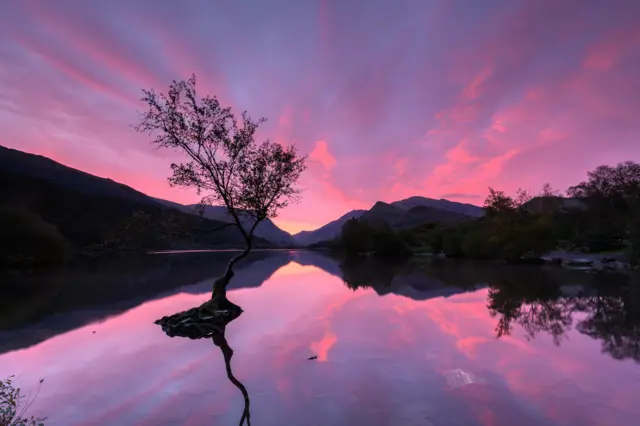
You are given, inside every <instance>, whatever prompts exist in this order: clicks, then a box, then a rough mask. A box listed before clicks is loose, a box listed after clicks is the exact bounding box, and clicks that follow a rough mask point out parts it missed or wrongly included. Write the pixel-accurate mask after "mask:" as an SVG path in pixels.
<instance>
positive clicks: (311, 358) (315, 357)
mask: <svg viewBox="0 0 640 426" xmlns="http://www.w3.org/2000/svg"><path fill="white" fill-rule="evenodd" d="M313 359H318V357H317V356H316V355H314V356H310V357H309V358H307V361H311V360H313Z"/></svg>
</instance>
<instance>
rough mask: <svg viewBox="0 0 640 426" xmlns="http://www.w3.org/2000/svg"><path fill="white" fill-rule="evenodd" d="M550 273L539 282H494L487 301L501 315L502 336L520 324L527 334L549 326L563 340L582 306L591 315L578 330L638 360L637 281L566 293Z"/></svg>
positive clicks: (639, 295)
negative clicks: (564, 293) (551, 277)
mask: <svg viewBox="0 0 640 426" xmlns="http://www.w3.org/2000/svg"><path fill="white" fill-rule="evenodd" d="M549 278H550V277H547V280H545V281H541V282H538V283H532V282H510V281H506V282H505V281H503V282H499V283H498V284H494V285H492V287H491V288H490V290H489V295H488V301H487V305H488V306H487V307H488V309H489V312H490V313H491V315H492V316H496V317H498V324H497V326H496V335H497V336H498V337H501V336H505V335H509V334H510V333H511V331H512V329H513V325H514V324H518V325H519V326H520V327H522V329H523V330H524V331H525V333H526V336H527V337H528V338H534V337H535V336H536V334H538V333H540V332H545V333H548V334H549V335H551V337H552V338H553V341H554V343H556V344H558V345H559V344H560V343H561V341H562V338H563V336H564V335H565V333H566V332H567V331H568V330H569V329H570V328H571V326H572V325H574V324H573V322H574V314H575V313H578V312H581V313H585V314H586V315H587V317H586V318H585V319H582V320H578V321H577V322H576V324H575V328H576V329H577V330H578V331H579V332H580V333H582V334H584V335H587V336H589V337H591V338H593V339H597V340H600V341H601V342H602V351H603V352H604V353H607V354H609V355H610V356H612V357H613V358H615V359H627V358H629V359H633V360H635V361H636V362H640V286H639V284H638V283H637V282H632V280H630V279H629V280H627V282H626V283H623V284H620V283H617V284H612V285H611V286H610V287H608V288H604V287H597V286H595V287H586V288H585V289H584V290H582V291H581V292H580V293H579V294H576V295H563V294H562V293H561V287H560V285H559V283H558V282H557V281H554V280H552V279H549ZM607 279H608V278H603V280H607ZM609 284H611V283H609Z"/></svg>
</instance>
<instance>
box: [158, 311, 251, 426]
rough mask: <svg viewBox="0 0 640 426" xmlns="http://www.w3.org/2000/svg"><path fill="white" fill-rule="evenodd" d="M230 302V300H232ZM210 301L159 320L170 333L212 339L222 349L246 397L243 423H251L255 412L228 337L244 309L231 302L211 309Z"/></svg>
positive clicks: (231, 377)
mask: <svg viewBox="0 0 640 426" xmlns="http://www.w3.org/2000/svg"><path fill="white" fill-rule="evenodd" d="M229 303H230V302H229ZM210 306H211V305H210V304H207V303H205V304H203V305H202V306H199V307H197V308H192V309H189V310H188V311H184V312H178V313H176V314H173V315H170V316H166V317H163V318H161V319H159V320H157V321H156V324H158V325H160V326H162V330H163V331H164V332H165V333H166V334H167V335H168V336H169V337H174V336H180V337H187V338H189V339H205V338H211V340H212V341H213V344H214V345H216V346H217V347H219V348H220V351H221V352H222V356H223V358H224V365H225V370H226V373H227V378H228V379H229V381H230V382H231V383H232V384H233V385H234V386H235V387H237V388H238V389H239V390H240V393H242V397H243V398H244V409H243V411H242V417H241V418H240V426H242V425H244V424H245V421H246V424H247V426H251V414H250V411H249V405H250V399H249V392H247V388H246V387H245V386H244V385H243V384H242V382H240V380H238V379H237V378H236V377H235V376H234V375H233V370H232V369H231V358H232V357H233V349H231V347H230V346H229V343H228V342H227V338H226V336H225V332H226V328H227V325H228V324H229V323H230V322H231V321H233V320H235V319H236V318H238V317H239V316H240V315H241V314H242V309H240V308H239V307H238V306H236V305H233V304H231V303H230V305H229V308H230V309H226V310H219V309H211V308H210Z"/></svg>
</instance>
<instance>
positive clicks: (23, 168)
mask: <svg viewBox="0 0 640 426" xmlns="http://www.w3.org/2000/svg"><path fill="white" fill-rule="evenodd" d="M0 170H2V171H3V172H5V173H15V174H16V177H17V176H20V175H22V176H25V177H29V178H32V179H40V180H42V181H44V182H47V183H49V184H51V186H55V187H60V188H65V189H69V190H73V191H77V192H81V193H84V194H87V195H92V196H94V197H96V196H104V197H114V198H121V199H125V200H129V201H131V202H135V203H139V204H148V205H151V206H156V207H157V206H158V203H156V202H155V201H154V200H153V199H152V198H151V197H149V196H147V195H145V194H143V193H142V192H139V191H136V190H135V189H133V188H131V187H129V186H127V185H124V184H121V183H118V182H115V181H113V180H111V179H105V178H101V177H97V176H94V175H91V174H89V173H85V172H83V171H80V170H77V169H74V168H71V167H67V166H65V165H62V164H60V163H58V162H56V161H53V160H52V159H50V158H47V157H43V156H41V155H35V154H29V153H26V152H23V151H18V150H16V149H11V148H6V147H4V146H0ZM14 183H17V182H14Z"/></svg>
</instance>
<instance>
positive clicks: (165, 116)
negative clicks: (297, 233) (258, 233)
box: [135, 75, 306, 308]
mask: <svg viewBox="0 0 640 426" xmlns="http://www.w3.org/2000/svg"><path fill="white" fill-rule="evenodd" d="M143 93H144V96H143V98H142V101H143V102H145V103H146V104H147V106H148V109H147V111H146V112H143V113H142V114H141V118H140V122H139V123H138V124H137V125H136V126H135V129H136V130H137V131H138V132H144V133H148V134H149V135H151V136H153V137H154V139H153V140H152V143H153V144H154V145H157V146H159V147H162V148H174V149H176V148H177V150H178V151H181V152H182V153H183V154H185V155H186V161H185V162H183V163H178V164H176V163H174V164H171V169H172V170H173V175H172V176H171V177H170V178H169V183H170V184H171V185H172V186H183V187H189V188H195V189H196V190H197V192H198V195H202V201H201V204H202V205H223V206H225V207H226V208H227V211H228V213H229V214H230V215H231V217H232V219H233V222H232V223H231V224H230V225H231V226H235V227H237V228H238V230H239V231H240V234H241V235H242V237H243V239H244V242H245V248H244V250H243V251H242V252H241V253H239V254H238V255H237V256H235V257H234V258H233V259H231V260H230V261H229V264H228V265H227V268H226V271H225V273H224V275H222V276H221V277H219V278H218V279H217V280H216V281H215V282H214V284H213V290H212V296H211V297H212V301H213V302H214V306H216V307H217V308H222V307H224V306H225V305H227V304H229V302H228V301H227V299H226V287H227V285H228V284H229V281H230V280H231V278H233V275H234V272H233V267H234V265H235V264H236V263H238V261H240V260H241V259H243V258H244V257H246V256H247V255H248V254H249V252H250V251H251V246H252V242H253V235H254V231H255V230H256V227H257V226H258V224H259V223H260V222H262V221H263V220H265V219H267V218H273V217H276V216H277V214H278V212H279V211H280V210H281V209H282V208H284V207H286V206H287V205H288V204H289V203H290V202H297V201H299V195H300V191H299V189H298V188H296V186H295V184H296V181H297V180H298V178H299V177H300V175H301V173H302V172H303V171H304V170H305V168H306V156H300V155H298V152H297V150H296V148H295V146H293V145H291V146H287V147H283V146H282V145H280V144H277V143H274V142H271V141H269V140H265V141H263V142H260V143H259V142H256V140H255V135H256V130H257V129H258V126H259V125H260V124H261V123H263V122H264V121H266V119H264V118H261V119H259V120H257V121H254V120H252V119H251V118H250V117H249V116H248V115H247V112H246V111H245V112H243V113H242V116H241V118H238V117H236V116H235V115H234V114H233V113H232V112H231V108H230V107H222V106H221V105H220V102H219V101H218V99H217V98H216V97H215V96H214V97H211V96H208V95H207V96H204V97H202V98H199V97H198V96H197V94H196V77H195V75H192V76H191V78H189V79H188V80H186V81H184V80H183V81H175V80H174V81H173V83H172V84H171V85H170V86H169V91H168V92H167V93H166V94H163V93H160V94H158V93H156V92H155V91H153V90H143ZM216 302H218V303H216Z"/></svg>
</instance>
